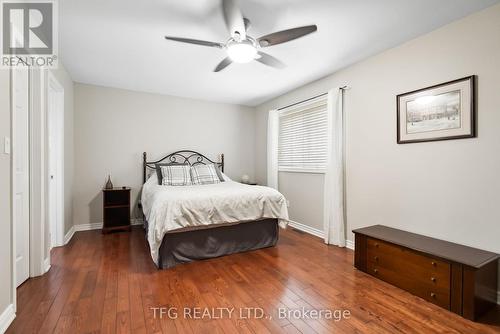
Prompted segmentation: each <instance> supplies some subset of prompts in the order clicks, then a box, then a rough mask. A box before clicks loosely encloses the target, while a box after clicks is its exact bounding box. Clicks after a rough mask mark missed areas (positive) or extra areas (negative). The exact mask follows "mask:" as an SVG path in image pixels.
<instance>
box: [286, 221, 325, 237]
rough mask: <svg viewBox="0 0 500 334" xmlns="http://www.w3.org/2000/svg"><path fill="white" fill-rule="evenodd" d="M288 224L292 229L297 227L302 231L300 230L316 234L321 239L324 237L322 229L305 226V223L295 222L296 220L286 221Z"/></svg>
mask: <svg viewBox="0 0 500 334" xmlns="http://www.w3.org/2000/svg"><path fill="white" fill-rule="evenodd" d="M288 226H290V227H292V228H294V229H297V230H299V231H302V232H305V233H308V234H311V235H314V236H316V237H318V238H321V239H323V238H324V233H323V231H321V230H318V229H316V228H314V227H311V226H307V225H304V224H301V223H297V222H292V221H290V222H288Z"/></svg>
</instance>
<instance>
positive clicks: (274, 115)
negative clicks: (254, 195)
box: [267, 110, 280, 189]
mask: <svg viewBox="0 0 500 334" xmlns="http://www.w3.org/2000/svg"><path fill="white" fill-rule="evenodd" d="M279 121H280V119H279V113H278V110H271V111H269V116H268V119H267V186H268V187H271V188H274V189H278V134H279Z"/></svg>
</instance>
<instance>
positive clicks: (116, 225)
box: [102, 187, 130, 233]
mask: <svg viewBox="0 0 500 334" xmlns="http://www.w3.org/2000/svg"><path fill="white" fill-rule="evenodd" d="M102 192H103V225H102V232H103V233H107V232H111V231H130V188H128V187H121V188H112V189H103V191H102Z"/></svg>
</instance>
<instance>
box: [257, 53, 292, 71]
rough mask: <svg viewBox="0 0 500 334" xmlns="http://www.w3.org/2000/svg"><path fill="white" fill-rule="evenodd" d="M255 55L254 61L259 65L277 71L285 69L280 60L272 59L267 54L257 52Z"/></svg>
mask: <svg viewBox="0 0 500 334" xmlns="http://www.w3.org/2000/svg"><path fill="white" fill-rule="evenodd" d="M257 55H258V56H257V58H255V60H256V61H258V62H259V63H262V64H264V65H267V66H271V67H274V68H279V69H282V68H285V67H286V65H285V64H284V63H283V62H281V61H280V60H278V59H276V58H274V57H273V56H271V55H269V54H267V53H264V52H259V53H258V54H257Z"/></svg>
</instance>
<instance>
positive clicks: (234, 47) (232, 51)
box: [227, 41, 257, 64]
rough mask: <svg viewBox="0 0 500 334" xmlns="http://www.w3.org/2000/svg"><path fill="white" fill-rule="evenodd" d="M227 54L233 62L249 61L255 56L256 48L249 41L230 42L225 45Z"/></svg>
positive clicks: (242, 62)
mask: <svg viewBox="0 0 500 334" xmlns="http://www.w3.org/2000/svg"><path fill="white" fill-rule="evenodd" d="M227 55H228V56H229V58H231V60H232V61H233V62H235V63H240V64H244V63H249V62H251V61H252V60H254V59H255V57H256V56H257V49H256V48H255V46H254V45H253V44H251V43H249V42H246V41H245V42H240V43H231V44H229V45H228V46H227Z"/></svg>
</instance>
